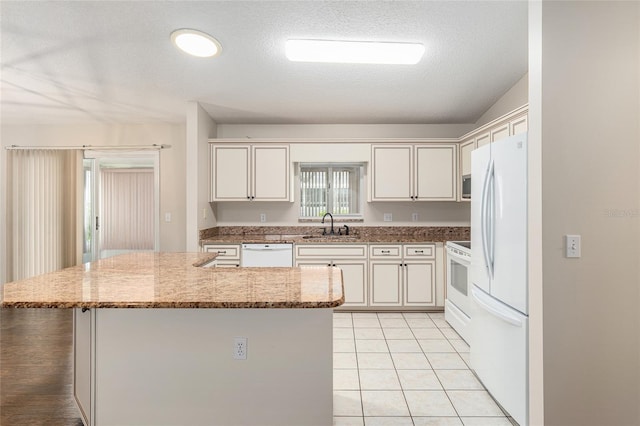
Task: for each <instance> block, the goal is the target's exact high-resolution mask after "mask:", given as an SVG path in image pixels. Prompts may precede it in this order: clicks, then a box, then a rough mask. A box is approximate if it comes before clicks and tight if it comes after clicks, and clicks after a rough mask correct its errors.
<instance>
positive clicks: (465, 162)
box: [460, 139, 475, 176]
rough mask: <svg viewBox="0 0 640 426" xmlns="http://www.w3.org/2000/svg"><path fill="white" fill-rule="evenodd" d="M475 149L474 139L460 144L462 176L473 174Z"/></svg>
mask: <svg viewBox="0 0 640 426" xmlns="http://www.w3.org/2000/svg"><path fill="white" fill-rule="evenodd" d="M474 149H475V142H474V140H473V139H471V140H469V141H466V142H463V143H462V144H460V176H466V175H470V174H471V151H473V150H474Z"/></svg>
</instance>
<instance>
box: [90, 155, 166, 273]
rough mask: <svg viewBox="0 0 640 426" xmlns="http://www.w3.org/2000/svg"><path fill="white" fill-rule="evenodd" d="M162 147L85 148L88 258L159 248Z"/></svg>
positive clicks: (101, 257)
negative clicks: (150, 149)
mask: <svg viewBox="0 0 640 426" xmlns="http://www.w3.org/2000/svg"><path fill="white" fill-rule="evenodd" d="M158 164H159V154H158V152H157V151H153V152H148V151H143V152H120V151H106V152H105V151H85V156H84V160H83V177H84V237H83V256H82V260H83V262H90V261H93V260H98V259H104V258H107V257H111V256H115V255H118V254H124V253H131V252H142V251H158V249H159V221H158V217H159V210H160V203H159V173H158Z"/></svg>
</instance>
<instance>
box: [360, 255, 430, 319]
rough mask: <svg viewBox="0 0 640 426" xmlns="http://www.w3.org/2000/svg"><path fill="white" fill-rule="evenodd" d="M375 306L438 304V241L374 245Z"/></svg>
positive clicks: (372, 289)
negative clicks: (436, 243)
mask: <svg viewBox="0 0 640 426" xmlns="http://www.w3.org/2000/svg"><path fill="white" fill-rule="evenodd" d="M369 259H370V260H369V289H370V295H371V298H370V305H371V306H387V307H402V306H407V307H409V306H411V307H431V306H436V251H435V244H424V245H371V246H370V247H369Z"/></svg>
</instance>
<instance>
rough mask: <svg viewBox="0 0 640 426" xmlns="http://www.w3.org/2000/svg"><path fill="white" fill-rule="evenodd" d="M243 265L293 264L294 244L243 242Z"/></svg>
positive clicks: (289, 265)
mask: <svg viewBox="0 0 640 426" xmlns="http://www.w3.org/2000/svg"><path fill="white" fill-rule="evenodd" d="M241 265H242V266H257V267H262V266H288V267H291V266H293V244H242V257H241Z"/></svg>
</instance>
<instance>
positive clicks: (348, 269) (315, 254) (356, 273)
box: [295, 244, 368, 308]
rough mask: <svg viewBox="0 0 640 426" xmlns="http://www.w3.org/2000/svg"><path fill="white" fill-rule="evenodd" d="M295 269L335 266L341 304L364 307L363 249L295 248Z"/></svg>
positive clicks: (365, 289)
mask: <svg viewBox="0 0 640 426" xmlns="http://www.w3.org/2000/svg"><path fill="white" fill-rule="evenodd" d="M295 252H296V256H295V257H296V266H314V265H315V266H336V267H338V268H340V269H342V281H343V286H344V304H343V305H342V306H343V307H345V308H348V307H356V306H358V307H363V306H367V305H368V292H367V283H368V277H367V248H366V246H365V245H349V244H340V245H337V244H333V245H332V244H325V245H319V244H318V245H307V244H305V245H296V248H295Z"/></svg>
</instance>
